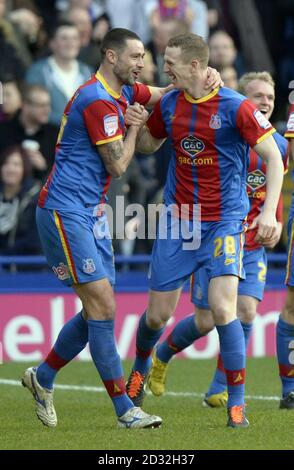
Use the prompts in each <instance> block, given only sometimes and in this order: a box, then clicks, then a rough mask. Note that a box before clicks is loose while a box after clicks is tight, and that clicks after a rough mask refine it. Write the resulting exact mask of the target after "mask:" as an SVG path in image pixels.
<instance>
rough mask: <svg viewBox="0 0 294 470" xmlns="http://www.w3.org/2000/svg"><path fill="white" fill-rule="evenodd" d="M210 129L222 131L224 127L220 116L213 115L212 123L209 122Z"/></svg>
mask: <svg viewBox="0 0 294 470" xmlns="http://www.w3.org/2000/svg"><path fill="white" fill-rule="evenodd" d="M209 127H210V128H211V129H220V128H221V127H222V120H221V118H220V115H219V114H212V115H211V118H210V121H209Z"/></svg>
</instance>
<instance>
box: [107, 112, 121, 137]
mask: <svg viewBox="0 0 294 470" xmlns="http://www.w3.org/2000/svg"><path fill="white" fill-rule="evenodd" d="M103 125H104V131H105V134H106V135H107V136H108V137H112V136H114V135H115V133H116V131H117V129H118V116H117V115H116V114H107V115H106V116H104V118H103Z"/></svg>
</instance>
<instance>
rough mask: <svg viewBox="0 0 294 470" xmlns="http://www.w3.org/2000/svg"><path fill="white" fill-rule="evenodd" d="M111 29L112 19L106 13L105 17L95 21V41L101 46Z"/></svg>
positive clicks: (93, 36)
mask: <svg viewBox="0 0 294 470" xmlns="http://www.w3.org/2000/svg"><path fill="white" fill-rule="evenodd" d="M110 29H111V24H110V19H109V16H108V15H107V14H106V13H104V14H103V15H101V16H99V18H97V19H96V20H95V21H94V24H93V35H92V39H93V41H94V42H95V43H96V44H98V45H99V46H100V44H101V42H102V39H103V38H104V36H105V34H106V33H107V32H108V31H109V30H110Z"/></svg>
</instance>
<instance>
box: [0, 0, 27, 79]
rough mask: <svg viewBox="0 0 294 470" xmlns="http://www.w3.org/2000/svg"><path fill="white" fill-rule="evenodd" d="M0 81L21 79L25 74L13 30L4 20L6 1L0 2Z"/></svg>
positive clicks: (0, 0)
mask: <svg viewBox="0 0 294 470" xmlns="http://www.w3.org/2000/svg"><path fill="white" fill-rule="evenodd" d="M0 51H1V61H0V80H1V81H4V80H14V79H21V78H23V76H24V74H25V65H24V62H23V60H22V57H21V54H20V51H19V44H18V41H17V38H16V34H15V30H14V27H13V25H12V24H11V23H10V21H9V20H8V19H7V18H6V0H0Z"/></svg>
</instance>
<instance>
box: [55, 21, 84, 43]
mask: <svg viewBox="0 0 294 470" xmlns="http://www.w3.org/2000/svg"><path fill="white" fill-rule="evenodd" d="M60 28H75V29H78V28H77V26H76V25H75V24H74V23H72V22H71V21H66V20H63V21H58V23H57V24H56V25H55V27H54V28H53V29H51V31H50V35H49V39H50V40H51V39H54V38H55V36H56V34H57V33H58V30H59V29H60Z"/></svg>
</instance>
